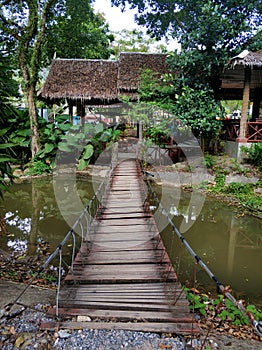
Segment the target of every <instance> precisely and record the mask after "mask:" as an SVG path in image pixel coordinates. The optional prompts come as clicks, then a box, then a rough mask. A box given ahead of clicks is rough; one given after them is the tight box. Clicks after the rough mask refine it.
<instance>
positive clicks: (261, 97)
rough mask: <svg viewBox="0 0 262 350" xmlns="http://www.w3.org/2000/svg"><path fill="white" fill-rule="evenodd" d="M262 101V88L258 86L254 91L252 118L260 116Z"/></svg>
mask: <svg viewBox="0 0 262 350" xmlns="http://www.w3.org/2000/svg"><path fill="white" fill-rule="evenodd" d="M261 101H262V88H256V89H255V91H254V103H253V111H252V120H254V121H255V120H256V118H259V112H260V104H261Z"/></svg>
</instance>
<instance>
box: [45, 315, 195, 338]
mask: <svg viewBox="0 0 262 350" xmlns="http://www.w3.org/2000/svg"><path fill="white" fill-rule="evenodd" d="M182 321H183V319H181V320H180V322H179V323H167V322H166V323H160V322H135V323H130V322H126V323H124V322H104V323H101V322H62V323H59V324H58V323H55V322H50V323H45V324H42V325H41V329H42V330H51V331H53V330H55V329H56V328H57V326H59V327H60V328H62V329H109V330H112V329H123V330H129V331H140V330H141V329H143V331H144V332H165V333H175V334H182V335H189V334H198V333H199V330H198V329H196V328H195V327H191V325H190V324H188V323H187V322H185V323H182Z"/></svg>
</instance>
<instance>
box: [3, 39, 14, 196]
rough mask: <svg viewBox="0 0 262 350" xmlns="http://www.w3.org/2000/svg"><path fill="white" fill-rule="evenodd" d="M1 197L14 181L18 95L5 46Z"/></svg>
mask: <svg viewBox="0 0 262 350" xmlns="http://www.w3.org/2000/svg"><path fill="white" fill-rule="evenodd" d="M0 49H1V51H0V110H1V114H0V125H1V128H0V196H2V192H3V191H6V190H8V186H7V185H8V183H9V181H11V182H12V181H13V179H14V176H13V171H12V168H11V165H10V163H11V162H12V163H13V162H15V161H16V160H15V157H16V155H15V153H14V150H13V146H14V144H13V141H12V140H11V139H10V134H11V133H12V130H13V129H12V128H14V124H13V123H12V122H11V121H10V119H12V116H13V115H14V114H15V109H14V108H13V107H12V105H11V99H10V98H11V97H13V96H17V95H18V86H17V83H16V82H15V81H14V80H13V79H12V75H13V68H12V67H11V66H10V60H9V57H7V56H6V55H5V54H4V50H3V44H1V46H0Z"/></svg>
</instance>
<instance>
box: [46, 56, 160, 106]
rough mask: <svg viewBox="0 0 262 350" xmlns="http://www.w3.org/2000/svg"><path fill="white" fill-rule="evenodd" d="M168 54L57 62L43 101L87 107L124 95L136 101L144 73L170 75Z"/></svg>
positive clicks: (57, 60) (52, 67) (114, 100)
mask: <svg viewBox="0 0 262 350" xmlns="http://www.w3.org/2000/svg"><path fill="white" fill-rule="evenodd" d="M165 60H166V55H164V54H145V53H133V52H132V53H131V52H130V53H122V54H121V55H120V58H119V60H118V61H110V60H83V59H81V60H79V59H55V60H53V63H52V65H51V68H50V71H49V74H48V77H47V79H46V82H45V84H44V86H43V87H42V88H41V90H40V91H39V97H40V98H41V99H44V100H47V101H56V100H59V99H63V98H67V99H70V100H73V101H77V100H82V101H85V102H86V103H87V104H94V103H98V104H110V103H115V102H117V101H119V97H120V95H121V94H123V93H126V94H130V96H132V98H136V91H137V88H138V86H139V83H140V74H141V72H142V70H143V69H146V68H150V69H151V70H153V71H155V72H158V74H163V73H165V72H167V65H166V63H165Z"/></svg>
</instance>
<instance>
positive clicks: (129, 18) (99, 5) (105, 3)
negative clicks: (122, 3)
mask: <svg viewBox="0 0 262 350" xmlns="http://www.w3.org/2000/svg"><path fill="white" fill-rule="evenodd" d="M93 6H94V9H95V10H96V11H97V12H98V11H99V12H102V13H104V14H105V18H106V20H107V22H108V24H109V29H110V30H112V31H120V30H122V29H128V30H131V29H134V28H138V25H137V24H136V23H135V21H134V14H135V11H132V10H130V9H128V8H127V9H126V10H125V12H121V10H120V8H119V7H116V6H113V7H111V0H95V2H94V4H93ZM140 29H142V28H140Z"/></svg>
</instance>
